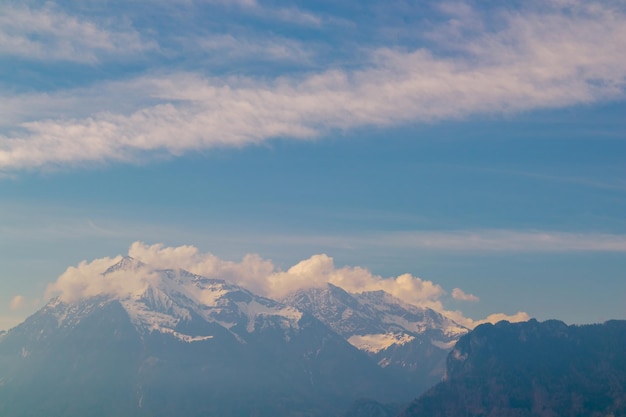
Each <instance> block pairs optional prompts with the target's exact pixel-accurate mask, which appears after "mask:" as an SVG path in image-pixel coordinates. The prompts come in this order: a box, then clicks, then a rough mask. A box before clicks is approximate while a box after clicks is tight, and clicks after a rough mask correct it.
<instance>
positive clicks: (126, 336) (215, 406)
mask: <svg viewBox="0 0 626 417" xmlns="http://www.w3.org/2000/svg"><path fill="white" fill-rule="evenodd" d="M144 272H145V273H146V274H148V275H149V279H146V280H145V281H142V282H143V283H144V284H145V285H143V286H141V287H137V288H135V289H134V290H133V291H132V292H129V293H124V294H121V295H120V293H114V294H107V295H98V296H91V297H81V298H79V299H75V300H74V299H71V300H68V299H63V298H62V297H61V298H56V299H53V300H51V301H50V302H49V303H48V304H47V305H46V306H45V307H44V308H43V309H41V310H40V311H39V312H37V313H35V314H34V315H33V316H31V317H30V318H28V319H27V320H26V321H25V322H24V323H22V324H21V325H19V326H17V327H16V328H14V329H12V330H10V331H9V332H7V333H5V334H4V335H1V336H0V415H1V416H12V417H22V416H33V417H34V416H42V415H54V416H66V417H74V416H76V417H78V416H81V417H82V416H86V415H88V416H94V417H98V416H107V417H108V416H155V417H158V416H172V415H183V416H224V417H228V416H250V415H254V416H268V417H269V416H272V417H274V416H332V415H339V414H341V412H343V411H345V410H346V409H347V408H348V407H349V406H350V404H351V403H352V402H353V401H354V400H356V399H358V398H372V399H375V400H378V401H382V402H390V401H395V402H400V401H406V400H407V399H408V398H410V396H411V395H414V394H415V390H414V389H413V388H412V387H408V386H406V384H404V383H403V381H401V380H399V379H398V378H397V377H396V376H395V375H394V374H393V373H391V372H389V371H388V370H386V369H385V368H382V367H380V366H378V364H377V363H376V362H375V361H373V360H372V359H371V358H370V357H369V356H368V355H367V354H366V353H365V352H363V351H361V350H359V349H357V348H356V347H354V346H353V345H352V344H350V343H348V342H347V341H346V339H345V338H344V337H343V336H341V335H339V334H337V333H336V332H334V331H333V330H331V329H330V328H329V327H328V326H326V325H325V324H323V323H322V322H320V321H319V320H318V319H316V318H315V317H314V316H313V315H311V314H308V313H306V312H302V311H301V310H299V309H297V308H295V307H293V306H288V305H286V304H282V303H279V302H276V301H273V300H270V299H267V298H263V297H259V296H257V295H255V294H253V293H251V292H249V291H247V290H245V289H243V288H241V287H238V286H236V285H233V284H231V283H228V282H226V281H222V280H218V279H208V278H205V277H201V276H198V275H194V274H191V273H189V272H186V271H182V270H154V269H149V267H148V266H146V265H144V264H141V263H138V262H136V261H134V260H132V259H130V258H125V259H123V260H122V261H120V263H118V264H116V265H113V266H112V267H110V268H109V269H107V270H106V271H104V272H103V274H102V275H100V276H98V277H95V278H94V279H101V280H107V279H113V278H112V277H114V276H117V277H118V278H119V277H120V276H121V275H115V274H126V273H128V274H142V273H144Z"/></svg>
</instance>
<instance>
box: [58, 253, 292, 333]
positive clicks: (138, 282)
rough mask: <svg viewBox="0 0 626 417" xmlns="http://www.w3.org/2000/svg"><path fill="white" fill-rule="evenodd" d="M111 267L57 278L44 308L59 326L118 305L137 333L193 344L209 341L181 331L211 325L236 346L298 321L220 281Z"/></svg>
mask: <svg viewBox="0 0 626 417" xmlns="http://www.w3.org/2000/svg"><path fill="white" fill-rule="evenodd" d="M113 261H116V262H115V263H114V264H113V265H109V266H108V267H106V269H104V272H99V273H96V272H97V271H95V268H88V267H89V266H90V265H83V266H87V268H85V267H83V268H82V270H79V269H78V268H74V269H71V268H70V269H68V271H66V273H65V274H64V275H63V276H61V277H60V278H59V280H58V281H57V287H56V288H54V290H56V291H58V292H60V293H61V295H60V296H59V297H57V298H56V299H54V300H52V301H51V302H50V303H49V304H48V306H47V308H48V309H49V310H50V311H54V312H55V315H56V316H57V317H58V319H59V324H60V325H61V324H62V323H63V322H66V323H67V321H68V320H77V318H76V317H79V316H80V315H81V311H82V312H83V314H87V313H88V312H89V311H91V309H92V308H93V307H89V308H88V306H92V305H95V304H102V303H108V302H119V303H120V304H121V305H122V307H123V308H124V309H125V310H126V312H127V313H128V315H129V317H130V319H131V322H132V323H133V324H134V325H135V327H136V328H137V329H138V330H140V331H146V332H154V331H158V332H160V333H165V334H169V335H172V336H174V337H176V338H178V339H179V340H182V341H185V342H195V341H203V340H209V339H211V338H212V337H213V335H211V334H202V335H196V334H194V335H187V334H184V333H182V332H181V331H180V329H179V327H180V326H181V325H183V324H184V323H189V322H192V321H194V320H201V321H204V322H209V323H215V324H217V325H219V326H221V327H224V328H226V329H227V330H228V331H229V332H231V333H233V334H234V335H235V336H236V337H237V338H238V339H239V340H241V338H240V336H241V335H240V334H239V335H238V334H235V333H236V332H237V331H239V332H241V329H244V331H246V332H248V333H249V332H253V331H254V330H255V329H256V328H257V327H259V326H260V327H263V326H267V322H268V321H269V322H272V324H273V325H275V326H278V327H280V328H282V329H283V330H285V331H295V330H297V329H298V322H299V320H300V318H301V317H302V313H301V312H300V311H299V310H297V309H296V308H294V307H289V306H285V305H281V304H279V303H277V302H275V301H273V300H270V299H267V298H263V297H259V296H256V295H254V294H253V293H251V292H249V291H248V290H246V289H244V288H242V287H239V286H237V285H234V284H231V283H229V282H227V281H224V280H219V279H211V278H206V277H203V276H200V275H196V274H192V273H190V272H188V271H185V270H182V269H154V268H152V267H151V266H149V265H147V264H145V263H143V262H141V261H138V260H136V259H133V258H132V257H128V256H127V257H123V258H121V259H119V258H116V259H114V260H113ZM101 266H102V265H96V267H101ZM92 270H93V271H92ZM85 271H87V272H88V273H85ZM79 272H82V274H80V273H79ZM81 306H82V307H81Z"/></svg>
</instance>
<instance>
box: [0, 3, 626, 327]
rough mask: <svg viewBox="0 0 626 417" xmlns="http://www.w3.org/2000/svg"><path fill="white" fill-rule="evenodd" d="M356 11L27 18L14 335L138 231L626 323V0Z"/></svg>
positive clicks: (193, 7)
mask: <svg viewBox="0 0 626 417" xmlns="http://www.w3.org/2000/svg"><path fill="white" fill-rule="evenodd" d="M336 3H337V2H324V1H320V2H314V4H311V2H291V3H284V2H271V1H270V2H268V1H260V0H259V1H255V0H241V1H226V0H224V1H220V0H214V1H211V0H184V1H183V0H180V1H150V2H148V1H135V2H122V1H108V2H100V1H67V2H59V3H54V2H35V1H19V2H6V3H5V5H4V6H3V7H2V10H0V95H1V97H2V100H0V265H2V268H0V329H2V328H8V327H10V326H12V325H15V324H17V323H18V322H20V321H21V320H23V318H24V317H26V316H27V315H28V314H31V313H32V312H33V311H35V310H36V309H37V308H38V307H40V306H41V305H42V303H43V302H45V298H46V296H47V295H48V292H47V291H46V288H48V286H49V285H50V284H51V283H52V282H54V281H55V280H56V279H57V277H58V276H59V275H61V274H62V273H63V272H64V271H65V269H66V268H67V267H69V266H72V265H78V264H79V262H81V261H83V260H88V261H90V260H93V259H96V258H102V257H109V256H115V255H117V254H126V253H127V252H128V250H129V247H131V245H132V244H133V242H138V241H139V242H145V245H146V246H145V247H146V248H152V249H150V250H152V252H155V251H156V252H158V251H159V250H163V248H169V247H179V246H182V245H192V246H193V247H195V248H197V251H198V253H199V254H203V255H202V256H208V255H205V254H207V253H211V254H214V255H216V256H217V257H219V258H220V259H222V260H229V261H233V262H235V263H238V262H240V261H241V260H242V258H243V257H244V256H245V255H246V254H249V253H255V254H258V255H259V256H260V257H261V258H262V259H264V260H266V261H268V260H271V262H272V268H273V269H272V274H277V273H281V271H289V269H290V268H291V267H292V266H293V265H296V264H298V263H299V262H301V261H305V262H304V264H303V265H305V266H306V265H309V266H310V264H311V263H310V262H309V263H307V260H309V261H311V259H322V258H311V257H312V256H313V255H316V254H325V255H327V257H332V258H333V260H334V263H333V264H332V266H328V259H330V258H328V259H327V258H324V260H325V261H324V262H326V263H324V265H326V266H325V268H326V267H328V268H331V269H332V271H333V272H332V274H339V275H341V274H342V273H346V274H348V272H346V271H353V272H354V271H355V270H357V269H358V268H357V267H361V268H362V269H363V271H365V270H366V271H367V274H370V275H371V276H370V275H368V277H367V279H365V278H362V279H363V280H365V281H363V280H361V281H359V279H361V278H358V279H357V278H354V279H355V281H354V282H352V283H351V284H346V285H348V286H351V287H350V288H352V289H353V290H358V289H359V287H358V285H357V282H361V283H369V284H367V285H366V284H362V285H363V289H371V288H374V286H376V285H378V286H379V287H380V286H383V285H387V284H385V282H386V283H389V282H396V283H398V282H400V281H398V277H399V276H402V274H405V273H408V274H410V275H411V277H412V278H411V281H410V282H411V283H412V284H411V285H412V287H411V288H408V287H406V288H405V287H402V286H400V284H397V285H396V286H395V287H393V288H392V287H389V288H392V290H393V291H396V292H397V295H398V294H399V295H402V294H405V293H406V294H409V293H410V294H413V295H414V296H415V297H417V298H415V300H418V301H416V302H417V303H419V302H423V303H425V304H424V305H429V306H432V307H434V308H438V309H440V310H442V311H448V312H453V313H454V314H455V315H456V317H459V320H463V319H468V320H472V319H473V320H475V321H478V320H481V319H484V318H485V317H487V316H489V315H490V314H493V313H503V314H506V315H512V316H514V317H521V316H519V315H517V316H516V314H518V312H523V313H526V314H528V315H529V316H532V317H537V318H539V319H547V318H559V319H562V320H565V321H567V322H570V323H586V322H597V321H603V320H606V319H609V318H621V319H626V303H624V300H626V272H624V271H626V216H625V215H624V213H626V117H625V115H626V55H625V54H624V53H623V51H624V50H626V5H625V4H624V2H623V1H618V0H616V1H603V2H593V1H577V0H552V1H527V2H506V4H503V3H497V2H472V1H465V2H463V1H458V2H456V1H451V2H428V1H426V2H411V1H385V2H376V1H371V2H356V1H354V2H353V1H345V2H341V3H340V4H336ZM155 244H162V246H158V247H157V246H151V245H155ZM141 247H144V246H141ZM137 250H138V249H137ZM146 250H148V249H146ZM142 253H143V252H142ZM146 253H147V252H146ZM146 256H147V255H146ZM194 256H196V255H194ZM197 256H200V255H197ZM203 259H204V258H203ZM243 264H244V263H242V265H243ZM246 265H247V264H246ZM345 267H350V268H352V269H350V268H348V269H346V268H345ZM355 268H356V269H355ZM315 271H318V272H319V271H321V269H319V268H318V269H315ZM324 271H327V270H324ZM342 271H343V272H342ZM318 272H315V273H318ZM327 272H328V271H327ZM307 273H308V272H307ZM315 273H313V272H311V274H312V275H310V279H311V280H312V281H315V280H317V279H321V278H319V276H317V275H315ZM319 273H321V272H319ZM348 275H350V274H348ZM357 275H358V274H357ZM306 276H307V277H309V275H306ZM329 276H330V275H329ZM333 276H334V277H335V278H333V279H335V280H337V279H339V278H336V276H335V275H333ZM346 276H347V275H346ZM350 276H352V275H350ZM372 277H374V278H372ZM324 279H326V278H324ZM329 279H330V278H329ZM342 279H345V280H347V279H348V278H345V277H344V278H342ZM385 279H387V280H388V281H384V280H385ZM424 283H426V284H428V285H425V286H424V285H422V284H424ZM368 285H370V286H369V287H368ZM394 285H395V284H394ZM252 286H253V287H254V284H252ZM260 288H261V287H259V289H260ZM263 288H265V287H263ZM380 288H383V287H380ZM384 288H387V287H384ZM429 288H430V289H432V288H436V291H431V292H429V293H428V294H426V293H424V294H426V295H424V294H422V293H420V291H426V290H428V289H429ZM425 289H426V290H425ZM455 289H458V290H456V291H455ZM266 290H267V289H266ZM267 291H269V290H267ZM403 291H404V292H403ZM429 291H430V290H429ZM420 294H421V295H420ZM267 295H272V293H268V294H267ZM413 295H411V296H413ZM469 295H473V297H471V296H469ZM411 296H409V295H407V297H408V298H409V300H410V299H411V298H410V297H411ZM420 297H422V298H420ZM419 300H421V301H419ZM451 314H452V313H451ZM468 323H471V322H468Z"/></svg>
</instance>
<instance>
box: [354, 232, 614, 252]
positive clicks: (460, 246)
mask: <svg viewBox="0 0 626 417" xmlns="http://www.w3.org/2000/svg"><path fill="white" fill-rule="evenodd" d="M363 242H364V243H367V242H372V243H374V242H379V243H377V244H382V242H384V243H385V244H388V245H393V246H401V247H413V248H421V249H432V250H450V251H478V252H483V251H484V252H626V236H625V235H619V234H604V233H570V232H558V231H540V230H537V231H524V230H500V229H493V230H489V229H486V230H462V231H414V232H398V233H389V234H381V235H378V236H376V237H370V238H365V239H364V240H363Z"/></svg>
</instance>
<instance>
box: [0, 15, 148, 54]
mask: <svg viewBox="0 0 626 417" xmlns="http://www.w3.org/2000/svg"><path fill="white" fill-rule="evenodd" d="M154 46H155V45H154V43H151V42H144V41H143V40H142V39H141V37H140V36H139V34H138V33H137V32H136V31H135V30H133V29H131V28H124V29H122V30H107V29H106V28H103V27H101V26H99V25H98V24H97V23H95V22H93V21H88V20H85V19H81V18H78V17H75V16H70V15H67V14H65V13H63V12H62V11H59V10H57V9H55V8H54V7H53V6H51V5H50V4H48V5H47V6H46V7H43V8H29V7H28V6H26V5H22V6H20V7H15V6H10V5H4V6H3V7H2V8H0V55H10V56H21V57H26V58H30V59H46V60H60V61H73V62H83V63H94V62H97V61H98V60H99V56H100V55H101V54H115V55H117V54H125V55H127V54H131V53H137V52H141V51H144V50H147V49H151V48H154Z"/></svg>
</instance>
